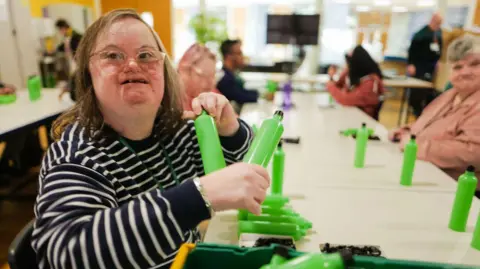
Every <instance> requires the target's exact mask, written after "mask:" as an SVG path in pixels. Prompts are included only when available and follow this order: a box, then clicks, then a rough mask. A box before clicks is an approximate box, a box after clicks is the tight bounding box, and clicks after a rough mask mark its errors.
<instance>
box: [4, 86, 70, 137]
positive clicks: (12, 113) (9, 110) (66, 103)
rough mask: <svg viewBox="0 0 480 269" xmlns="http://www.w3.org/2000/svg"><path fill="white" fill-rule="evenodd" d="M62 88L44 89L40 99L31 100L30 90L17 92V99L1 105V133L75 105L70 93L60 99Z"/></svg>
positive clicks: (56, 113)
mask: <svg viewBox="0 0 480 269" xmlns="http://www.w3.org/2000/svg"><path fill="white" fill-rule="evenodd" d="M60 92H61V90H60V89H43V90H42V96H41V98H40V99H39V100H36V101H30V99H29V98H28V92H27V91H26V90H21V91H18V92H17V101H16V102H15V103H12V104H7V105H0V135H2V134H4V133H7V132H10V131H14V130H16V129H20V128H22V127H24V126H26V125H29V124H33V123H36V122H39V121H41V120H44V119H46V118H48V117H51V116H54V115H58V114H60V113H62V112H64V111H66V110H67V109H68V108H70V107H71V106H72V105H73V102H72V101H71V99H70V96H69V95H68V94H65V95H64V96H63V98H62V100H60V99H59V94H60Z"/></svg>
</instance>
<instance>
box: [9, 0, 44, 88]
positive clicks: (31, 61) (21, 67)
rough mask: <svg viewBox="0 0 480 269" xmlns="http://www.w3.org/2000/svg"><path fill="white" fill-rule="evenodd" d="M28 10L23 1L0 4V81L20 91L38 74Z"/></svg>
mask: <svg viewBox="0 0 480 269" xmlns="http://www.w3.org/2000/svg"><path fill="white" fill-rule="evenodd" d="M31 26H32V23H31V17H30V8H29V6H28V3H27V4H26V3H25V1H18V0H0V36H1V37H2V42H1V43H0V44H1V46H0V77H1V80H2V81H4V82H5V83H10V84H13V85H15V86H16V87H17V88H19V89H22V88H23V87H25V86H26V82H27V79H28V76H30V75H33V74H39V70H38V57H37V55H36V53H35V47H36V46H35V40H34V38H33V34H32V27H31Z"/></svg>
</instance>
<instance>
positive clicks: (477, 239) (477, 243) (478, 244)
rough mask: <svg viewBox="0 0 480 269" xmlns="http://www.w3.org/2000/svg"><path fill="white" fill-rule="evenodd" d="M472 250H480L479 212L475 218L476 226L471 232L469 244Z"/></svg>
mask: <svg viewBox="0 0 480 269" xmlns="http://www.w3.org/2000/svg"><path fill="white" fill-rule="evenodd" d="M470 245H471V246H472V248H474V249H476V250H480V212H479V214H478V218H477V224H476V225H475V230H474V231H473V238H472V243H471V244H470Z"/></svg>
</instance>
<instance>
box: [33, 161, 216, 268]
mask: <svg viewBox="0 0 480 269" xmlns="http://www.w3.org/2000/svg"><path fill="white" fill-rule="evenodd" d="M40 180H41V183H42V184H41V189H40V190H39V196H38V197H37V202H36V204H35V215H36V222H35V229H34V232H33V234H32V247H33V249H34V250H35V251H36V252H37V257H38V260H39V262H40V268H149V267H152V266H155V265H156V266H158V265H161V264H166V263H168V261H170V260H172V259H173V257H174V255H175V253H176V251H177V249H178V248H179V246H180V245H181V244H182V242H185V241H186V240H187V239H186V238H184V237H185V234H186V232H187V231H188V230H190V229H194V228H195V227H196V226H197V225H198V224H199V223H200V222H201V221H202V220H205V219H207V218H208V217H209V212H208V209H207V208H206V207H205V203H204V202H203V199H202V197H201V195H200V193H199V192H198V190H197V189H196V187H195V185H194V183H193V182H192V181H186V182H184V183H183V184H181V185H179V186H176V187H173V188H170V189H168V190H166V191H163V192H160V191H159V190H158V189H154V190H152V191H149V192H145V193H142V194H140V195H138V196H137V197H135V198H132V199H131V200H130V201H128V202H126V203H123V204H119V203H118V201H117V200H116V198H115V191H114V188H113V186H112V183H111V182H110V181H109V180H108V179H107V178H105V177H104V176H103V175H102V174H100V173H98V172H97V171H95V170H93V169H90V168H88V167H85V166H82V165H76V164H73V163H63V164H58V165H55V166H53V167H52V168H51V169H49V170H48V172H47V173H46V174H45V175H44V176H43V175H41V178H40Z"/></svg>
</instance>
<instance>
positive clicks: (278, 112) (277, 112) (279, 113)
mask: <svg viewBox="0 0 480 269" xmlns="http://www.w3.org/2000/svg"><path fill="white" fill-rule="evenodd" d="M273 115H278V116H280V118H282V119H283V111H281V110H277V111H275V113H273Z"/></svg>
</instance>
